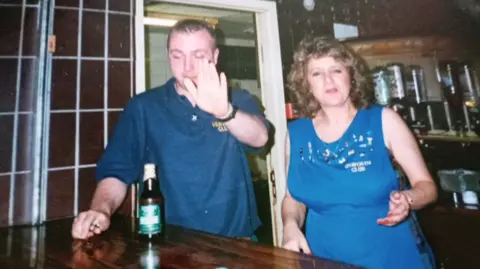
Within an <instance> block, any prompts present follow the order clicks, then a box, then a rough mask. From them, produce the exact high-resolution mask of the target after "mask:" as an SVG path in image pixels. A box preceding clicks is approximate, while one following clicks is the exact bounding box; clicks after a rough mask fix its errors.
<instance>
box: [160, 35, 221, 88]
mask: <svg viewBox="0 0 480 269" xmlns="http://www.w3.org/2000/svg"><path fill="white" fill-rule="evenodd" d="M168 59H169V61H170V68H171V70H172V74H173V76H174V77H175V79H176V80H177V85H179V86H181V87H182V88H185V87H184V85H183V80H184V79H185V78H189V79H191V80H193V82H194V83H195V84H197V75H198V62H199V60H201V59H207V60H209V61H212V62H213V63H215V64H217V59H218V49H217V48H215V47H214V42H213V39H212V37H211V36H210V34H209V33H208V32H207V31H206V30H200V31H196V32H173V33H172V34H171V36H170V44H169V49H168Z"/></svg>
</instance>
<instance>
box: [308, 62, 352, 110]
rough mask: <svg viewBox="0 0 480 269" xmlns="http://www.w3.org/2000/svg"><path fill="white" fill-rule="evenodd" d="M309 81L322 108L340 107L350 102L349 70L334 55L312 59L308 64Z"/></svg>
mask: <svg viewBox="0 0 480 269" xmlns="http://www.w3.org/2000/svg"><path fill="white" fill-rule="evenodd" d="M307 81H308V84H309V86H310V90H311V91H312V93H313V96H315V99H317V101H318V102H319V103H320V105H321V107H322V108H325V107H338V106H342V105H344V104H345V103H347V102H350V86H351V82H350V81H351V79H350V74H349V71H348V69H347V68H346V67H345V65H344V64H343V63H341V62H338V61H336V60H335V59H334V58H333V57H329V56H326V57H322V58H317V59H315V58H314V59H311V60H310V61H309V62H308V64H307Z"/></svg>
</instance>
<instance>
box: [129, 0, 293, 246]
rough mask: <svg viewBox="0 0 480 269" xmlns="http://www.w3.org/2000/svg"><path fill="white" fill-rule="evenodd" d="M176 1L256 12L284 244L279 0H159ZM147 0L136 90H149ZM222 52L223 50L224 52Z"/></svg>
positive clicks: (276, 215) (277, 232)
mask: <svg viewBox="0 0 480 269" xmlns="http://www.w3.org/2000/svg"><path fill="white" fill-rule="evenodd" d="M158 1H159V2H168V3H175V4H188V5H198V6H203V7H212V8H213V7H222V8H225V9H232V10H241V11H248V12H252V13H255V14H256V26H257V29H256V33H257V42H258V43H257V48H258V55H259V63H258V66H259V74H260V83H261V93H262V99H263V103H264V105H265V108H266V110H265V114H266V116H267V118H268V120H269V121H270V122H271V123H272V124H273V125H274V127H275V137H274V139H275V140H274V141H275V144H274V145H273V148H272V149H271V152H270V154H269V155H268V156H267V166H268V172H269V189H270V201H271V210H270V211H271V215H272V229H273V243H274V245H275V246H279V245H280V244H281V240H282V237H283V229H282V227H283V225H282V218H281V201H282V199H283V196H284V193H285V183H286V180H285V178H286V177H285V157H284V156H285V143H284V141H285V133H286V130H287V118H286V114H285V97H284V89H283V75H282V61H281V54H280V37H279V33H278V20H277V7H276V3H275V1H263V0H158ZM143 6H144V1H143V0H137V1H136V14H135V50H136V51H135V56H136V57H135V78H136V84H135V85H136V87H135V92H136V94H138V93H141V92H144V91H145V85H146V83H145V45H144V43H145V36H144V23H143V17H144V8H143ZM220 53H222V52H220Z"/></svg>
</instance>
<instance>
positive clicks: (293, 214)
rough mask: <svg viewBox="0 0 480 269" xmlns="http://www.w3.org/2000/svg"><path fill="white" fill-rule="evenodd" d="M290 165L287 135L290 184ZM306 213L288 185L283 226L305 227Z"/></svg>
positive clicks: (287, 138) (288, 148) (283, 211)
mask: <svg viewBox="0 0 480 269" xmlns="http://www.w3.org/2000/svg"><path fill="white" fill-rule="evenodd" d="M289 165H290V137H289V135H288V132H287V135H286V137H285V171H286V172H285V175H286V176H287V182H288V170H289V169H288V168H289ZM305 212H306V207H305V205H304V204H302V203H300V202H298V201H297V200H295V199H294V198H293V197H292V196H291V195H290V192H289V191H288V184H287V187H286V192H285V197H284V198H283V201H282V221H283V226H284V228H285V227H288V226H292V225H295V226H297V227H298V228H301V227H302V226H303V223H304V221H305Z"/></svg>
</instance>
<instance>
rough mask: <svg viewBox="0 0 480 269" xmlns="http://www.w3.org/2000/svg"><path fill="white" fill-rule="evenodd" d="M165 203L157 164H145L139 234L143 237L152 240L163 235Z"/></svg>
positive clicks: (140, 202)
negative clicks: (157, 174)
mask: <svg viewBox="0 0 480 269" xmlns="http://www.w3.org/2000/svg"><path fill="white" fill-rule="evenodd" d="M163 202H164V199H163V195H162V193H161V192H160V184H159V182H158V179H157V176H156V173H155V164H151V163H148V164H145V167H144V173H143V190H142V194H141V195H140V201H139V223H138V232H139V234H140V235H142V237H147V238H152V237H153V236H157V235H161V234H162V233H163V228H164V219H163V210H164V206H163V204H164V203H163Z"/></svg>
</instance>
